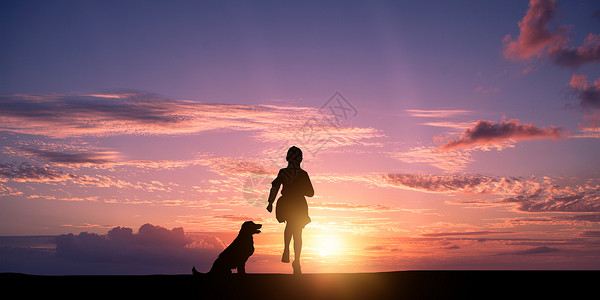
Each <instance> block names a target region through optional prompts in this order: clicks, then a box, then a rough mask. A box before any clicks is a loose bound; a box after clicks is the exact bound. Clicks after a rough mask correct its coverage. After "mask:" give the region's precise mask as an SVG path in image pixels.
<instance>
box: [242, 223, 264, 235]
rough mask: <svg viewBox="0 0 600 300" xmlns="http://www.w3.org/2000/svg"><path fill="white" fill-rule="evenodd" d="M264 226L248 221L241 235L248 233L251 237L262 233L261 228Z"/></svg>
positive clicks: (243, 225) (243, 226)
mask: <svg viewBox="0 0 600 300" xmlns="http://www.w3.org/2000/svg"><path fill="white" fill-rule="evenodd" d="M261 227H262V224H256V223H254V222H252V221H246V222H244V224H242V229H240V233H246V234H249V235H252V234H255V233H260V228H261Z"/></svg>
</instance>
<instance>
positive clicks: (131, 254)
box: [56, 224, 223, 274]
mask: <svg viewBox="0 0 600 300" xmlns="http://www.w3.org/2000/svg"><path fill="white" fill-rule="evenodd" d="M222 249H223V243H222V242H221V241H220V240H218V239H216V238H214V237H208V238H205V239H203V240H199V241H193V240H192V239H191V238H190V237H188V236H187V235H186V234H185V232H184V231H183V228H181V227H179V228H173V229H171V230H168V229H166V228H164V227H161V226H155V225H152V224H144V225H142V226H141V227H140V228H139V230H138V233H133V230H132V229H131V228H126V227H115V228H113V229H111V230H110V231H108V233H107V234H106V235H98V234H95V233H88V232H81V233H79V234H63V235H60V236H58V237H56V255H57V257H59V258H61V259H64V260H67V261H74V262H80V263H88V264H89V263H93V264H98V265H99V266H101V268H100V269H99V270H85V272H88V273H96V272H98V271H100V272H104V270H113V271H114V270H121V269H125V270H128V272H130V273H131V274H137V273H146V272H147V270H148V269H157V270H159V269H160V270H163V272H165V270H167V273H169V272H175V273H188V272H189V271H190V268H191V266H194V265H195V266H197V267H198V268H199V270H204V269H207V268H210V265H211V264H212V261H213V260H214V259H215V258H216V256H217V255H218V253H219V252H220V251H221V250H222ZM123 265H125V267H126V268H123ZM137 270H140V271H137ZM142 270H143V271H142ZM113 274H114V273H113ZM119 274H120V273H119Z"/></svg>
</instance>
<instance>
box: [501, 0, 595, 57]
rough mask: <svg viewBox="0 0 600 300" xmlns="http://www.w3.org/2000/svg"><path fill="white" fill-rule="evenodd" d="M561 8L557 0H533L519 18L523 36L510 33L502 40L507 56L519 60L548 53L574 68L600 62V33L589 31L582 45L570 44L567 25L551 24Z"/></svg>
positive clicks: (549, 55) (505, 55) (520, 30)
mask: <svg viewBox="0 0 600 300" xmlns="http://www.w3.org/2000/svg"><path fill="white" fill-rule="evenodd" d="M557 9H558V5H557V4H556V2H555V1H554V0H530V2H529V9H528V10H527V12H526V13H525V16H524V17H523V19H522V20H521V21H519V36H518V37H517V38H516V39H514V38H513V37H512V36H511V35H510V34H508V35H506V36H505V37H504V39H503V40H502V42H503V44H504V57H506V58H507V59H510V60H513V61H517V60H527V59H530V58H532V57H542V56H545V55H547V56H548V57H549V58H550V59H552V61H553V62H554V63H555V64H557V65H559V66H563V67H570V68H578V67H580V66H581V65H583V64H586V63H593V62H599V61H600V34H593V33H590V34H588V35H587V37H586V38H585V39H584V41H583V44H582V45H581V46H579V47H570V46H567V42H568V41H569V37H568V34H569V33H568V30H567V27H566V26H561V25H557V26H556V28H554V29H552V28H550V25H551V23H552V21H554V16H555V14H556V10H557Z"/></svg>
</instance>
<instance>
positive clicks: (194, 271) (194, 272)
mask: <svg viewBox="0 0 600 300" xmlns="http://www.w3.org/2000/svg"><path fill="white" fill-rule="evenodd" d="M192 275H194V276H200V275H202V273H200V272H198V271H197V270H196V267H192Z"/></svg>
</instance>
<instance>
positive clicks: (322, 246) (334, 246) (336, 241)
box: [315, 235, 343, 256]
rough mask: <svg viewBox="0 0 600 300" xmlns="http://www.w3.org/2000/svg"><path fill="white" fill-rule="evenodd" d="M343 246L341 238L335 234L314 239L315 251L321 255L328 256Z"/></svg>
mask: <svg viewBox="0 0 600 300" xmlns="http://www.w3.org/2000/svg"><path fill="white" fill-rule="evenodd" d="M342 247H343V245H342V243H341V240H340V238H339V237H338V236H335V235H326V236H321V237H318V239H317V241H316V249H315V250H316V251H317V252H318V253H319V255H321V256H330V255H332V254H335V253H338V252H339V250H340V249H341V248H342Z"/></svg>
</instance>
